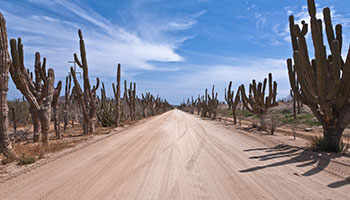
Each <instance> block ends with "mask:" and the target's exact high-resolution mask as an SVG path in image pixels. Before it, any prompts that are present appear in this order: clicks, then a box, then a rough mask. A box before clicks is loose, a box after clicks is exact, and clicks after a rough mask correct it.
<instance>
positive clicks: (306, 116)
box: [281, 112, 321, 126]
mask: <svg viewBox="0 0 350 200" xmlns="http://www.w3.org/2000/svg"><path fill="white" fill-rule="evenodd" d="M281 121H282V122H283V123H288V124H290V123H294V122H296V121H297V122H298V123H300V124H305V125H309V126H320V125H321V123H320V122H318V121H317V120H316V119H315V117H314V116H313V115H312V114H311V113H307V112H302V113H301V114H299V115H297V118H296V119H294V116H293V114H292V113H291V114H283V115H282V116H281Z"/></svg>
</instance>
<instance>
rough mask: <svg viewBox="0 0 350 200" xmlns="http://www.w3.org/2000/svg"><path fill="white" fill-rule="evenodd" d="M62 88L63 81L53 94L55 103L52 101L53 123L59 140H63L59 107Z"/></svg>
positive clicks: (58, 84)
mask: <svg viewBox="0 0 350 200" xmlns="http://www.w3.org/2000/svg"><path fill="white" fill-rule="evenodd" d="M61 88H62V81H58V83H57V86H56V88H55V90H54V93H53V101H52V108H53V121H54V128H55V133H56V137H57V138H61V127H60V123H59V116H58V106H59V98H60V94H61Z"/></svg>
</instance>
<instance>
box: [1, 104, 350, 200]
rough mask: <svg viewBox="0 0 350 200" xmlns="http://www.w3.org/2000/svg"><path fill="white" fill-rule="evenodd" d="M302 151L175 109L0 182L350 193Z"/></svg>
mask: <svg viewBox="0 0 350 200" xmlns="http://www.w3.org/2000/svg"><path fill="white" fill-rule="evenodd" d="M301 151H302V150H300V149H297V148H291V147H288V146H283V145H279V146H269V145H268V144H267V143H266V142H263V141H259V140H257V139H254V138H252V137H249V136H246V135H244V134H241V133H234V132H232V131H231V130H228V129H226V128H224V127H223V126H218V125H215V123H214V122H211V121H204V120H201V119H200V118H198V117H195V116H192V115H189V114H186V113H183V112H181V111H178V110H173V111H170V112H167V113H165V114H163V115H160V116H157V117H154V118H152V119H149V120H147V121H146V122H144V123H142V124H139V125H137V126H135V127H133V128H131V129H129V130H127V131H124V132H121V133H119V134H116V135H114V136H111V137H109V138H108V139H105V140H102V141H99V142H97V143H95V144H92V145H90V146H88V147H86V148H84V149H81V150H78V151H76V152H74V153H71V154H69V155H66V156H64V157H62V158H59V159H57V160H55V161H52V162H50V163H48V164H46V165H44V166H41V167H39V168H36V169H34V170H32V171H30V172H27V173H25V174H23V175H20V176H18V177H16V178H13V179H11V180H8V181H7V182H5V183H1V184H0V199H128V200H129V199H350V181H349V180H346V179H344V178H342V177H340V176H338V175H335V174H333V173H330V172H328V171H326V170H321V168H322V163H321V162H319V163H318V162H317V159H312V158H310V159H304V160H303V159H299V157H300V158H301V157H302V156H301V154H302V152H301ZM293 158H294V159H293ZM320 163H321V164H320ZM317 166H318V167H317ZM349 169H350V168H349ZM345 176H346V174H345Z"/></svg>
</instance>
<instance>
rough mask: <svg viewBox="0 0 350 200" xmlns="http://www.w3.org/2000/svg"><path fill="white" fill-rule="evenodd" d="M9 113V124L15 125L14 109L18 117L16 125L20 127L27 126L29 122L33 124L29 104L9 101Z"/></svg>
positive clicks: (20, 101) (21, 101)
mask: <svg viewBox="0 0 350 200" xmlns="http://www.w3.org/2000/svg"><path fill="white" fill-rule="evenodd" d="M7 105H8V108H9V111H8V116H9V122H10V123H11V124H13V117H12V116H13V113H12V112H13V111H12V108H14V109H15V117H16V123H17V126H18V125H26V124H28V123H29V122H31V118H30V117H29V116H30V115H29V104H28V102H26V101H23V100H20V99H16V100H13V101H8V102H7Z"/></svg>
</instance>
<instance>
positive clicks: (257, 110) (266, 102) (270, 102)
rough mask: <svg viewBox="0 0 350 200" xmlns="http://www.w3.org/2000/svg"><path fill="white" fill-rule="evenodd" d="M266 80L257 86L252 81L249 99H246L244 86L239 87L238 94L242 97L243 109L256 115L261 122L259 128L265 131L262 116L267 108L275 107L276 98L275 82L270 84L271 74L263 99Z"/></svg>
mask: <svg viewBox="0 0 350 200" xmlns="http://www.w3.org/2000/svg"><path fill="white" fill-rule="evenodd" d="M266 83H267V79H266V78H265V79H264V82H263V83H261V82H259V83H258V85H257V84H256V81H255V80H253V81H252V83H251V84H250V85H249V97H247V95H246V93H245V89H244V85H243V84H242V85H241V86H240V93H241V97H242V102H243V105H244V107H245V108H246V109H247V110H248V111H249V112H251V113H254V114H256V115H257V116H258V117H259V119H260V122H261V128H262V129H263V130H265V128H266V126H265V121H264V115H265V114H266V113H267V111H268V109H269V108H272V107H274V106H277V105H278V103H277V101H276V96H277V82H276V81H274V82H273V83H272V74H271V73H269V94H268V95H267V96H266V97H265V90H266Z"/></svg>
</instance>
